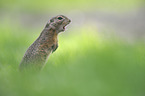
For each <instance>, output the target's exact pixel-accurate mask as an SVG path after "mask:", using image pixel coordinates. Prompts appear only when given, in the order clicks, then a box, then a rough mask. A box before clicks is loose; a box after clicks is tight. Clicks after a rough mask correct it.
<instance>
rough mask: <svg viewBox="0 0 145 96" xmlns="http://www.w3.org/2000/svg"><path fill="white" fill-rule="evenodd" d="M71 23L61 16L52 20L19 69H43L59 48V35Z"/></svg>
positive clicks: (29, 49) (31, 47) (23, 59)
mask: <svg viewBox="0 0 145 96" xmlns="http://www.w3.org/2000/svg"><path fill="white" fill-rule="evenodd" d="M70 22H71V20H70V19H68V18H67V17H66V16H63V15H59V16H56V17H53V18H52V19H50V21H49V22H48V23H47V24H46V26H45V28H44V29H43V31H42V32H41V34H40V36H39V37H38V38H37V39H36V41H35V42H34V43H33V44H32V45H31V46H30V47H29V48H28V50H27V51H26V53H25V55H24V57H23V58H22V61H21V63H20V65H19V69H20V70H23V69H27V68H34V69H42V67H43V66H44V64H45V63H46V61H47V58H48V56H49V55H50V53H52V52H54V51H55V50H56V49H57V48H58V40H57V35H58V33H60V32H62V31H64V30H65V26H66V25H68V24H69V23H70Z"/></svg>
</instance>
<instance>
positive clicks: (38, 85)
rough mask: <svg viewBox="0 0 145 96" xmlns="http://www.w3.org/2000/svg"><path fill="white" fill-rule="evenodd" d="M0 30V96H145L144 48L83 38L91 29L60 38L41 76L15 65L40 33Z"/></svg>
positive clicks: (93, 35) (92, 36) (89, 36)
mask: <svg viewBox="0 0 145 96" xmlns="http://www.w3.org/2000/svg"><path fill="white" fill-rule="evenodd" d="M0 29H1V30H0V31H1V33H0V50H1V52H0V96H144V95H145V91H144V90H145V83H144V82H145V75H144V74H145V44H144V43H135V44H127V43H125V42H123V41H120V40H117V39H114V40H103V39H100V38H99V36H98V35H97V34H95V33H92V34H89V35H88V32H87V31H91V30H87V31H86V32H84V31H83V30H82V32H83V34H82V33H81V32H80V34H79V35H77V36H76V35H72V34H68V35H67V36H65V35H60V36H59V37H60V38H59V48H58V50H57V51H56V52H55V53H54V54H52V55H51V56H50V58H49V59H48V62H47V64H46V66H45V67H44V69H43V70H42V71H41V72H24V73H23V72H22V73H20V72H19V71H18V65H19V62H20V61H21V58H22V56H23V54H24V52H25V51H26V49H27V48H28V46H29V45H30V44H31V43H32V42H33V41H34V40H35V39H36V37H37V36H38V35H39V33H37V34H35V35H37V36H34V32H28V31H27V30H22V32H19V31H18V30H17V29H12V28H4V27H3V28H0ZM26 31H27V32H26ZM71 33H73V32H71ZM16 34H17V35H16ZM30 35H31V36H30Z"/></svg>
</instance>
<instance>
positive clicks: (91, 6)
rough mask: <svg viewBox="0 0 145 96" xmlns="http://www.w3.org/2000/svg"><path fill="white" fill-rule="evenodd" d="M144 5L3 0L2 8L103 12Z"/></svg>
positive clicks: (136, 1)
mask: <svg viewBox="0 0 145 96" xmlns="http://www.w3.org/2000/svg"><path fill="white" fill-rule="evenodd" d="M142 3H143V1H141V0H43V2H42V1H40V0H35V1H34V0H31V1H30V0H21V1H20V0H13V1H11V0H6V1H5V0H3V1H0V6H1V7H0V8H11V9H12V10H16V11H19V12H20V11H27V12H28V11H29V12H34V13H35V12H43V11H45V12H46V11H49V12H50V11H52V12H53V11H54V12H61V13H62V12H64V11H70V10H78V9H79V10H83V11H91V10H92V11H95V10H96V9H101V10H102V9H103V10H114V11H117V10H120V11H121V10H123V11H125V10H128V9H132V8H134V7H138V6H140V5H141V4H142Z"/></svg>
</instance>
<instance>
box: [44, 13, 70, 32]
mask: <svg viewBox="0 0 145 96" xmlns="http://www.w3.org/2000/svg"><path fill="white" fill-rule="evenodd" d="M70 22H71V20H70V19H68V18H67V17H66V16H64V15H58V16H56V17H53V18H52V19H50V21H49V22H48V24H47V25H46V27H47V28H49V27H50V28H52V29H53V30H56V31H57V32H58V33H59V32H62V31H65V27H66V26H67V25H68V24H69V23H70Z"/></svg>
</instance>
